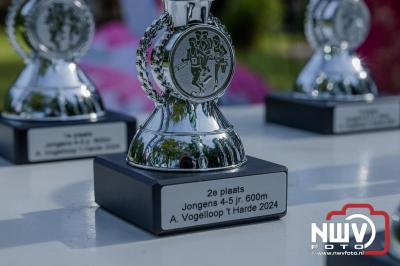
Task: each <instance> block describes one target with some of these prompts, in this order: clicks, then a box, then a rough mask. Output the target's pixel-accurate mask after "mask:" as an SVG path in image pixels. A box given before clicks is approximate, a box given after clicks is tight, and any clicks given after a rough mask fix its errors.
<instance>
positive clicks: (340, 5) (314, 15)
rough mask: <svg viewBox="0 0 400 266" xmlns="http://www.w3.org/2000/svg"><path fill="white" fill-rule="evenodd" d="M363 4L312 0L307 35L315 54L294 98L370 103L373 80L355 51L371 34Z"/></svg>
mask: <svg viewBox="0 0 400 266" xmlns="http://www.w3.org/2000/svg"><path fill="white" fill-rule="evenodd" d="M370 20H371V18H370V12H369V10H368V7H367V6H366V4H365V3H364V1H363V0H311V1H310V3H309V6H308V11H307V18H306V25H305V27H306V35H307V39H308V41H309V43H310V44H311V46H312V47H313V48H314V49H315V54H314V55H313V56H312V58H311V60H310V62H309V63H308V64H307V65H306V67H305V68H304V70H303V71H302V73H301V74H300V76H299V77H298V79H297V82H296V87H295V91H296V92H298V94H297V96H300V97H304V96H306V97H307V98H313V99H336V100H362V99H366V100H371V99H373V98H374V96H376V95H377V94H378V91H377V87H376V85H375V82H374V80H373V79H372V77H371V75H370V74H369V71H368V69H367V68H366V67H365V66H364V65H363V62H362V59H360V57H359V56H358V55H357V53H356V49H357V48H358V47H359V46H360V45H361V44H362V43H363V42H364V41H365V39H366V37H367V36H368V33H369V30H370Z"/></svg>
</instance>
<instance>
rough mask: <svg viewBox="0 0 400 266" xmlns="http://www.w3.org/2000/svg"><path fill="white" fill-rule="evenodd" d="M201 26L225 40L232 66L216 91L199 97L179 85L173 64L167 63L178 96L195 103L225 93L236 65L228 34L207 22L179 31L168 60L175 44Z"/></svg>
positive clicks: (219, 96) (211, 99)
mask: <svg viewBox="0 0 400 266" xmlns="http://www.w3.org/2000/svg"><path fill="white" fill-rule="evenodd" d="M201 28H204V29H207V30H211V31H213V32H214V33H216V34H218V36H220V37H222V38H223V39H224V40H225V42H226V44H227V46H228V48H229V50H230V57H231V60H232V67H231V69H230V73H229V78H228V79H227V80H226V82H225V83H224V85H222V86H221V88H220V89H219V90H218V91H217V92H215V93H213V94H212V95H210V96H208V97H202V98H199V97H194V96H193V95H190V94H188V93H187V92H186V91H185V90H184V89H182V88H181V86H180V85H179V83H178V82H177V80H176V77H175V74H173V73H174V69H173V64H172V63H171V64H169V67H168V68H169V72H170V73H171V81H172V85H173V87H174V88H175V90H176V91H177V92H178V95H179V98H181V99H183V100H186V101H190V102H195V103H204V102H209V101H213V100H216V99H219V98H221V97H222V96H223V95H224V94H225V93H226V91H227V89H228V88H229V85H230V84H231V82H232V79H233V76H234V74H235V65H236V58H235V49H234V48H233V44H232V42H231V41H230V39H229V38H228V36H226V35H225V34H224V33H223V32H221V31H220V30H219V29H218V28H217V27H215V26H212V25H208V24H192V25H190V27H189V28H187V29H185V30H183V31H182V32H180V34H179V36H178V37H177V39H176V40H175V43H174V44H173V46H172V47H171V53H170V54H169V58H168V60H169V62H172V61H173V58H174V56H175V53H176V50H177V49H176V48H177V46H179V45H180V44H181V42H182V41H183V39H184V38H185V37H186V36H187V35H189V34H190V33H192V32H193V31H196V30H198V29H201Z"/></svg>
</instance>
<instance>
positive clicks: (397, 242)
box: [390, 207, 400, 260]
mask: <svg viewBox="0 0 400 266" xmlns="http://www.w3.org/2000/svg"><path fill="white" fill-rule="evenodd" d="M390 233H391V243H390V253H391V254H392V256H393V257H395V258H396V259H398V260H400V207H399V208H398V209H397V212H396V213H395V214H394V215H393V216H392V227H391V229H390Z"/></svg>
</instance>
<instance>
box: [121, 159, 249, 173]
mask: <svg viewBox="0 0 400 266" xmlns="http://www.w3.org/2000/svg"><path fill="white" fill-rule="evenodd" d="M247 162H248V159H247V156H246V155H245V156H244V159H243V161H241V162H240V163H238V164H235V165H230V166H225V167H217V168H204V169H183V168H163V167H153V166H146V165H141V164H136V163H132V162H131V161H130V160H129V158H128V157H126V163H127V164H128V165H129V166H131V167H135V168H139V169H143V170H147V171H155V172H180V173H204V172H220V171H227V170H234V169H238V168H241V167H242V166H244V165H246V164H247Z"/></svg>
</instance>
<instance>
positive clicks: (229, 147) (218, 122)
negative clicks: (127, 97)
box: [128, 97, 246, 171]
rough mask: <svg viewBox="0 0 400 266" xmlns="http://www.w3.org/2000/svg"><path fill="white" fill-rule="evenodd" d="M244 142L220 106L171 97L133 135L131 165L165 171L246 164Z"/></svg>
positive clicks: (230, 166) (198, 169) (196, 169)
mask: <svg viewBox="0 0 400 266" xmlns="http://www.w3.org/2000/svg"><path fill="white" fill-rule="evenodd" d="M245 161H246V155H245V152H244V149H243V145H242V142H241V141H240V139H239V137H238V135H237V134H236V133H235V131H234V130H233V127H232V126H231V125H230V124H229V123H228V122H227V120H226V119H225V117H224V116H223V115H222V113H221V112H220V110H219V109H218V106H217V104H216V103H215V102H214V101H212V102H207V103H203V104H193V103H190V102H187V101H184V100H180V99H177V98H174V97H170V98H169V99H168V101H166V103H164V104H163V105H160V106H158V107H157V108H156V109H155V110H154V111H153V113H152V114H151V116H150V117H149V119H148V120H147V121H146V122H145V123H144V125H143V126H142V127H141V128H140V130H139V131H138V132H137V134H136V135H135V137H134V138H133V141H132V144H131V147H130V149H129V153H128V163H129V164H131V165H132V166H137V167H141V168H149V169H155V170H163V171H179V170H182V171H188V170H193V171H202V170H207V171H209V170H213V169H226V168H232V167H238V166H240V165H242V164H243V163H245Z"/></svg>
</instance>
